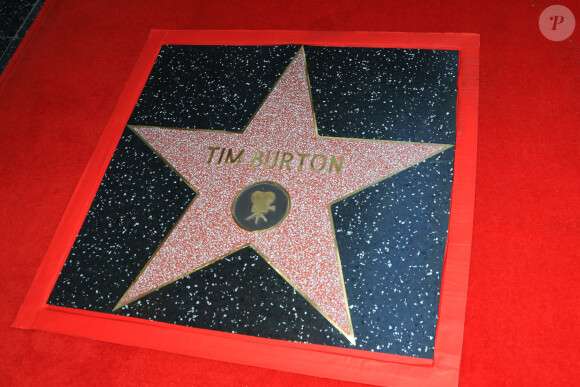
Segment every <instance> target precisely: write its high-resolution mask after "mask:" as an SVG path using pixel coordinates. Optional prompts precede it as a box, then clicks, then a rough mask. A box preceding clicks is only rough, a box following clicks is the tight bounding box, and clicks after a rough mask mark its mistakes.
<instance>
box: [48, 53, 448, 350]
mask: <svg viewBox="0 0 580 387" xmlns="http://www.w3.org/2000/svg"><path fill="white" fill-rule="evenodd" d="M296 50H297V47H295V46H292V47H267V49H266V48H263V47H254V48H248V47H244V48H243V50H241V51H240V48H237V47H223V46H222V47H202V46H197V47H195V46H194V47H183V46H169V47H164V48H163V50H162V58H160V59H159V60H158V61H157V62H156V65H155V68H154V70H153V71H152V76H151V77H150V80H149V82H148V84H147V86H146V93H145V92H144V94H143V95H142V97H141V100H140V102H139V106H138V107H136V108H135V111H134V112H133V115H132V117H131V123H133V124H141V125H157V126H184V127H195V128H203V127H206V128H207V127H212V128H216V129H228V130H231V129H232V128H235V129H238V130H239V129H240V128H243V127H244V126H245V124H246V123H247V120H249V119H250V117H251V115H252V114H253V113H254V112H255V110H256V109H257V107H258V106H259V104H260V103H261V102H262V100H263V98H261V100H259V101H257V102H256V101H253V102H251V104H254V105H255V106H252V107H248V108H243V107H240V106H237V105H232V104H229V103H225V104H221V103H220V98H221V97H220V95H221V94H219V95H217V94H215V93H214V94H212V95H210V94H211V93H206V94H203V93H201V92H199V90H197V89H196V88H199V87H201V88H202V89H203V87H206V86H204V85H205V82H210V84H212V85H230V84H231V83H232V82H233V81H232V78H235V79H236V80H238V79H241V78H243V77H244V76H246V75H247V74H241V73H247V68H248V67H252V65H251V62H252V61H253V62H254V63H255V67H256V68H258V69H266V68H269V67H272V69H271V70H269V72H268V74H275V76H272V77H271V79H270V82H271V83H270V85H269V86H268V88H264V87H263V86H262V85H263V84H264V82H266V81H265V80H264V79H255V78H252V79H250V80H249V81H248V82H249V83H250V85H249V86H248V85H245V83H247V82H233V83H234V84H236V85H237V86H235V87H236V88H237V87H242V88H244V90H246V91H244V93H246V95H254V94H256V95H262V94H263V95H264V98H265V96H266V94H267V92H268V91H269V89H270V88H271V87H272V86H273V85H274V83H275V81H276V80H277V78H278V77H279V75H280V74H281V73H282V72H283V70H284V69H285V67H286V66H287V64H288V63H289V62H290V60H291V59H292V57H293V55H294V54H295V52H296ZM241 52H243V53H244V54H248V55H250V58H251V60H248V61H247V63H248V64H247V65H246V67H244V66H240V65H239V63H241V62H244V63H246V61H245V60H244V59H240V58H237V56H238V55H240V53H241ZM282 53H283V55H282ZM272 55H274V56H275V57H276V58H282V56H284V58H285V59H284V60H282V59H280V60H275V61H273V60H272V58H271V57H272ZM306 56H307V63H308V68H309V76H310V81H311V85H312V93H313V100H314V106H315V111H316V114H317V120H318V125H319V128H320V134H321V135H331V136H346V137H357V138H361V137H364V138H380V139H391V140H400V141H402V140H405V141H409V140H412V141H424V142H437V143H454V136H455V134H454V133H455V130H454V120H455V95H456V85H455V83H456V71H457V53H456V52H450V51H431V50H395V49H345V48H313V47H306ZM192 58H194V59H192ZM232 61H233V63H232ZM357 62H359V63H360V66H359V67H360V68H358V67H357V66H356V63H357ZM183 63H185V64H183ZM192 63H193V64H199V66H200V67H199V68H198V70H192V67H191V66H193V64H192ZM204 63H205V64H207V63H219V65H218V66H216V67H215V68H214V67H213V65H212V66H211V68H208V67H207V66H205V67H204V65H203V64H204ZM387 63H388V65H387ZM224 69H226V70H224ZM222 71H225V72H222ZM192 72H193V73H195V77H194V78H193V79H195V81H192V85H193V84H195V87H193V86H191V85H190V86H187V87H185V88H179V87H178V86H175V87H177V90H174V91H172V89H171V87H169V86H167V85H169V84H170V83H172V82H173V83H174V81H175V79H180V83H184V82H186V81H187V79H188V78H187V77H189V76H191V75H192ZM238 72H239V73H238ZM180 74H181V75H180ZM252 74H253V75H252V77H255V76H256V74H258V75H259V74H261V72H260V71H254V72H253V73H252ZM333 74H334V76H333ZM154 78H155V79H154ZM246 79H247V78H246ZM377 79H381V80H389V81H388V82H387V81H385V82H382V81H380V82H379V81H377ZM154 85H158V86H159V87H157V88H156V87H154ZM349 85H351V86H352V87H353V89H352V90H351V91H348V86H349ZM410 85H411V86H412V88H413V89H412V92H411V91H409V90H410V89H409V88H410V87H411V86H410ZM421 85H423V86H421ZM247 87H249V89H246V88H247ZM421 87H423V91H425V93H424V94H421V93H418V92H416V90H420V89H421ZM218 89H220V90H222V89H221V88H218ZM265 89H267V90H266V91H265V92H264V90H265ZM374 89H379V91H377V92H373V90H374ZM228 90H229V93H236V91H235V88H234V89H228ZM248 90H249V91H248ZM220 93H221V92H220ZM369 93H370V94H369ZM373 93H374V94H373ZM376 93H378V94H376ZM239 94H240V95H241V93H239ZM372 95H376V98H377V100H376V101H379V102H380V101H382V102H381V103H380V104H379V103H378V102H377V103H376V104H373V105H371V108H367V107H365V101H368V102H376V101H370V100H369V98H370V97H371V96H372ZM176 98H177V99H179V98H181V100H182V101H184V102H183V103H185V104H186V105H187V104H189V105H190V107H191V106H192V105H191V104H190V101H193V100H194V99H196V98H201V99H202V101H196V102H195V104H196V105H195V106H197V108H200V106H203V107H204V109H207V108H208V107H210V109H209V112H207V111H205V113H204V112H203V111H201V110H200V111H199V112H195V113H193V114H192V111H191V109H188V110H187V111H184V110H183V109H182V108H181V105H179V104H176V102H175V101H176ZM231 98H233V97H230V99H225V101H230V100H231ZM248 98H249V97H248ZM373 98H374V97H373ZM439 98H440V99H439ZM391 100H392V101H391ZM151 101H153V102H151ZM167 101H172V102H171V103H169V102H167ZM385 101H387V102H385ZM147 104H151V105H152V106H153V105H155V106H158V105H159V104H160V105H162V106H163V108H160V110H159V109H158V110H157V111H156V112H155V115H152V114H151V112H150V111H149V110H147V109H145V108H144V106H146V105H147ZM156 104H157V105H156ZM248 104H250V103H249V102H248ZM336 104H338V107H340V106H343V105H346V106H347V107H346V108H345V109H346V112H340V113H338V112H336V111H337V108H336V106H335V105H336ZM218 105H223V106H218ZM349 106H350V108H349ZM378 106H381V107H380V108H378ZM151 109H153V110H155V108H154V107H152V108H151ZM401 109H403V110H401ZM409 112H410V113H411V114H409ZM248 115H249V117H248ZM385 121H386V122H388V123H386V124H385V123H384V122H385ZM212 122H217V123H218V125H217V126H210V125H211V124H212ZM395 123H398V124H396V125H395ZM421 125H423V126H422V127H420V128H419V126H421ZM453 155H454V148H451V149H449V150H447V151H445V152H443V153H441V154H440V155H438V156H435V157H433V158H430V159H428V160H427V161H425V162H422V163H420V164H418V165H416V166H414V167H411V168H409V169H407V170H405V171H403V172H401V173H399V174H397V175H395V176H392V177H390V178H388V179H386V180H384V181H382V182H381V183H378V184H376V185H374V186H371V187H369V188H368V189H366V190H363V191H361V192H359V193H357V194H355V195H353V196H351V197H349V198H347V199H345V200H343V201H341V202H339V203H337V204H335V205H334V206H333V208H332V212H333V217H334V225H335V229H336V237H337V242H338V247H339V251H340V255H341V262H342V265H343V274H344V279H345V287H346V291H347V296H348V300H349V304H350V312H351V317H352V321H353V326H354V333H355V336H356V338H357V344H356V348H359V349H363V350H368V351H377V352H385V353H393V354H399V355H408V356H415V357H425V358H432V356H433V345H434V337H435V329H436V322H437V312H438V299H439V288H440V283H441V271H442V265H443V254H444V251H445V243H446V236H447V225H448V216H449V196H450V190H451V182H452V171H453ZM158 173H159V175H158ZM192 197H193V194H192V192H191V190H190V189H189V188H187V186H186V185H185V184H184V183H183V182H181V181H180V180H179V178H178V177H177V175H175V174H174V173H173V172H172V171H171V170H170V168H169V167H167V166H165V164H163V163H162V162H160V160H159V159H158V158H157V157H156V156H155V154H154V153H153V152H152V151H151V150H150V149H148V148H147V147H146V146H145V145H144V144H143V143H142V142H140V140H138V139H137V138H136V136H135V135H134V134H132V133H131V132H129V131H126V132H125V133H124V135H123V138H122V140H121V142H120V146H119V148H118V150H117V152H116V153H115V156H114V157H113V160H112V161H111V164H110V166H109V169H108V171H107V173H106V176H105V179H104V180H103V183H102V186H101V188H100V189H99V193H98V194H97V197H96V198H95V202H94V203H93V206H92V207H91V210H90V212H89V215H88V216H87V220H86V221H85V224H84V225H83V229H82V230H81V233H80V234H79V237H78V238H77V242H76V243H75V246H74V247H73V250H72V251H71V254H70V256H69V259H68V260H67V263H66V264H65V267H64V268H63V272H62V274H61V276H60V277H59V280H58V283H57V286H56V287H55V289H54V291H53V294H52V295H51V298H50V300H49V302H50V303H51V304H55V305H62V306H70V307H75V308H83V309H90V310H99V311H103V312H108V313H111V312H112V308H113V307H114V305H115V304H116V303H117V302H118V301H119V299H120V298H121V296H122V294H123V293H124V292H125V291H126V290H127V289H128V287H129V286H130V285H131V283H132V282H133V281H134V280H135V278H136V276H137V274H138V273H139V271H140V270H141V268H142V267H143V266H144V265H145V264H146V262H147V261H148V259H149V257H150V255H151V254H152V252H153V251H154V250H155V248H156V247H157V246H158V245H159V243H160V241H161V240H162V238H163V237H164V236H165V235H166V233H167V232H168V230H169V229H170V228H171V226H172V224H173V222H174V221H175V220H176V219H177V217H179V215H180V214H181V213H182V211H183V209H184V208H185V207H186V206H187V204H188V203H189V201H190V200H191V198H192ZM137 203H138V204H137ZM167 205H169V207H170V208H169V209H167V208H166V207H167ZM115 313H119V314H124V315H128V316H134V317H141V318H147V319H153V320H157V321H164V322H168V323H175V324H180V325H187V326H195V327H199V328H207V329H215V330H221V331H226V332H236V333H241V334H248V335H255V336H262V337H270V338H276V339H285V340H293V341H300V342H310V343H318V344H327V345H335V346H340V347H348V348H353V347H354V346H352V345H351V344H350V343H349V342H348V341H347V340H346V339H345V338H344V336H342V335H341V334H340V333H339V332H338V331H337V330H336V329H335V328H334V327H333V326H332V325H331V324H330V323H329V322H328V321H327V320H326V319H325V318H324V317H322V316H321V315H320V314H319V313H318V312H317V311H316V310H315V309H314V308H313V307H312V306H311V305H310V304H309V303H307V302H306V301H305V300H304V299H303V298H302V297H301V296H300V295H299V294H298V293H297V292H296V291H295V290H294V289H293V288H292V287H291V286H290V285H289V284H288V283H286V281H284V280H283V279H282V278H281V277H280V276H279V275H278V274H277V273H276V272H275V271H274V269H272V268H271V267H270V266H269V265H268V264H267V263H266V262H265V261H264V260H263V259H261V258H260V257H259V256H258V255H257V254H255V253H254V252H253V251H252V250H251V249H244V250H242V251H239V252H238V253H235V254H233V255H231V256H229V257H227V258H224V259H223V260H221V261H219V262H216V263H214V264H212V265H209V266H208V267H206V268H203V269H201V270H199V271H197V272H195V273H192V274H190V275H189V276H186V277H184V278H182V279H180V280H178V281H176V282H174V283H173V284H170V285H168V286H165V287H163V288H161V289H160V290H158V291H156V292H153V293H151V294H150V295H148V296H145V297H143V298H141V299H140V300H138V301H135V302H133V303H131V304H129V305H127V306H125V307H123V308H121V309H120V310H118V311H116V312H115Z"/></svg>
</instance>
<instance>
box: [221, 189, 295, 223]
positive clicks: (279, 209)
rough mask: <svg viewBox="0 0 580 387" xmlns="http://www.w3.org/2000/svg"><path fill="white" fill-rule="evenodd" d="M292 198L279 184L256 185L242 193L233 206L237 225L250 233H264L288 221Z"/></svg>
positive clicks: (233, 214)
mask: <svg viewBox="0 0 580 387" xmlns="http://www.w3.org/2000/svg"><path fill="white" fill-rule="evenodd" d="M289 210H290V196H288V192H286V190H285V189H284V187H282V186H281V185H279V184H276V183H272V182H269V181H261V182H259V183H254V184H251V185H249V186H247V187H246V188H244V189H243V190H241V191H240V193H239V194H238V196H236V198H235V199H234V202H233V204H232V216H233V217H234V220H235V221H236V223H237V224H238V225H239V226H240V227H241V228H243V229H245V230H248V231H264V230H268V229H271V228H273V227H276V226H277V225H279V224H280V223H282V222H283V221H284V219H286V216H287V215H288V211H289Z"/></svg>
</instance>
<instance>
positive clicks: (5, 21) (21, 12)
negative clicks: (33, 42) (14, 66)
mask: <svg viewBox="0 0 580 387" xmlns="http://www.w3.org/2000/svg"><path fill="white" fill-rule="evenodd" d="M44 1H45V0H3V1H1V0H0V74H1V73H2V72H3V71H4V69H5V68H6V65H8V62H9V61H10V58H12V55H14V52H16V49H17V48H18V45H19V44H20V43H21V42H22V39H23V38H24V35H26V32H28V29H29V28H30V26H31V25H32V22H33V21H34V19H35V18H36V15H38V12H39V11H40V8H41V7H42V5H43V4H44Z"/></svg>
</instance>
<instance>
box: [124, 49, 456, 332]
mask: <svg viewBox="0 0 580 387" xmlns="http://www.w3.org/2000/svg"><path fill="white" fill-rule="evenodd" d="M132 129H133V131H134V132H135V133H137V134H138V135H139V136H140V137H141V138H142V139H143V140H144V141H145V142H146V143H147V144H149V146H150V147H151V148H152V149H154V150H155V151H156V152H157V153H158V154H159V155H160V156H161V157H162V158H163V159H165V161H166V162H167V163H168V164H169V165H170V166H171V167H172V168H174V169H175V170H176V171H177V172H178V173H179V174H180V175H181V176H182V177H183V179H185V181H186V182H187V183H188V184H189V185H190V186H191V187H192V188H193V189H194V190H195V191H196V193H197V195H196V197H195V199H194V200H193V201H192V203H191V205H190V206H189V207H188V208H187V210H186V211H185V212H184V214H183V215H182V217H181V218H180V220H179V222H178V223H177V224H176V226H175V227H174V228H173V230H172V231H171V233H170V234H169V235H168V236H167V237H166V239H165V240H164V242H163V243H162V244H161V246H160V247H159V249H158V250H157V251H156V252H155V254H154V255H153V256H152V257H151V259H150V261H149V262H148V264H147V266H146V267H145V268H144V269H143V270H142V272H141V273H140V275H139V276H138V277H137V279H136V280H135V282H134V283H133V285H132V286H131V287H130V288H129V289H128V290H127V292H126V293H125V295H124V296H123V297H122V298H121V300H120V301H119V303H118V305H117V307H116V308H119V307H122V306H123V305H126V304H128V303H130V302H133V301H135V300H137V299H138V298H140V297H143V296H144V295H146V294H148V293H150V292H152V291H154V290H156V289H159V288H160V287H162V286H165V285H167V284H169V283H171V282H173V281H176V280H177V279H179V278H181V277H183V276H185V275H188V274H190V273H192V272H194V271H196V270H198V269H200V268H202V267H204V266H207V265H209V264H211V263H213V262H215V261H216V260H219V259H221V258H223V257H225V256H227V255H229V254H231V253H232V252H235V251H237V250H240V249H242V248H244V247H246V246H251V247H253V248H254V249H255V250H256V251H257V252H258V253H259V254H260V255H261V256H262V257H263V258H264V259H265V260H266V261H267V262H268V263H269V264H270V265H271V266H272V267H273V268H274V269H275V270H276V271H277V272H278V273H279V274H280V275H281V276H282V277H283V278H284V279H285V280H286V281H288V282H289V283H290V284H291V285H292V286H293V287H294V288H295V289H296V290H297V291H298V292H300V294H301V295H302V296H304V297H305V298H306V299H307V300H308V301H309V302H310V303H311V304H312V305H313V306H314V307H315V308H316V309H317V310H318V311H319V312H320V313H322V315H324V317H325V318H326V319H328V321H330V323H332V324H333V325H334V326H335V327H336V328H337V329H338V330H339V331H340V332H341V333H342V334H344V335H345V336H346V337H347V338H348V339H349V340H350V341H351V342H352V343H354V341H355V338H354V332H353V328H352V322H351V319H350V313H349V308H348V301H347V294H346V290H345V287H344V282H343V275H342V268H341V263H340V257H339V253H338V249H337V245H336V240H335V235H334V227H333V222H332V214H331V211H330V206H331V204H332V203H334V202H336V201H338V200H341V199H343V198H345V197H347V196H349V195H351V194H353V193H355V192H357V191H359V190H361V189H363V188H365V187H367V186H369V185H371V184H374V183H376V182H378V181H380V180H383V179H385V178H387V177H389V176H391V175H393V174H395V173H397V172H400V171H402V170H404V169H406V168H408V167H410V166H412V165H414V164H417V163H418V162H420V161H422V160H424V159H426V158H428V157H431V156H433V155H435V154H437V153H439V152H441V151H443V150H445V149H447V148H449V147H450V145H440V144H422V143H405V142H390V141H372V140H358V139H346V138H330V137H319V136H318V134H317V128H316V121H315V117H314V112H313V108H312V104H311V99H310V89H309V84H308V75H307V73H306V60H305V54H304V50H303V49H300V51H299V52H298V54H297V55H296V56H295V58H294V59H293V60H292V62H291V63H290V65H289V66H288V68H287V69H286V71H285V72H284V74H283V75H282V76H281V77H280V79H279V81H278V83H277V84H276V86H274V88H273V90H272V91H271V93H270V95H269V96H268V97H267V98H266V100H265V101H264V103H263V105H262V106H261V107H260V109H259V110H258V112H257V113H256V114H255V116H254V117H253V118H252V120H251V121H250V123H249V124H248V126H247V127H246V129H245V130H244V132H243V133H232V132H229V133H228V132H219V131H208V130H178V129H164V128H150V127H133V128H132ZM212 148H213V150H212ZM221 149H225V151H224V152H223V153H222V151H221ZM230 149H231V156H233V157H230V158H229V159H228V158H227V155H228V150H230ZM242 150H243V153H242ZM268 151H270V153H269V154H268ZM240 154H241V155H240ZM260 154H261V156H260ZM276 154H278V156H276ZM238 155H240V157H239V158H238V159H236V160H235V161H233V160H234V158H235V157H236V156H238ZM302 155H308V156H302ZM220 156H221V157H220ZM267 156H269V157H267ZM275 157H276V158H275ZM283 160H286V162H285V163H283V162H282V161H283ZM260 162H261V163H260ZM266 166H268V167H266ZM271 166H273V167H272V168H270V167H271ZM262 181H268V182H274V183H276V184H278V185H280V186H282V187H283V188H284V189H285V190H286V191H287V192H288V195H289V198H290V203H291V204H290V209H289V211H288V214H287V216H286V217H285V218H284V220H283V221H282V222H280V223H279V224H278V225H277V226H275V227H273V228H271V229H268V230H265V231H260V232H252V231H248V230H245V229H243V228H242V227H240V226H239V225H238V224H237V223H236V221H235V220H234V218H233V216H232V203H233V202H234V200H235V198H236V196H237V195H238V194H239V193H240V192H241V191H242V190H243V189H244V188H246V187H248V186H250V185H252V184H254V183H257V182H262ZM266 216H267V215H266Z"/></svg>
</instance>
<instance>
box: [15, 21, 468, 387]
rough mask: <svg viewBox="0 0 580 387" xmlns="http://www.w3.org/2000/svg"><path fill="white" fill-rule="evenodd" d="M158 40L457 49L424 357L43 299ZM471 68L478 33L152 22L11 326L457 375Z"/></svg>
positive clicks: (285, 365) (288, 364)
mask: <svg viewBox="0 0 580 387" xmlns="http://www.w3.org/2000/svg"><path fill="white" fill-rule="evenodd" d="M163 44H202V45H204V44H207V45H211V44H230V45H269V44H308V45H326V46H362V47H393V48H425V49H450V50H458V51H459V75H458V100H457V142H456V149H455V166H454V182H453V189H452V195H451V213H450V220H449V233H448V240H447V249H446V254H445V261H444V268H443V278H442V286H441V297H440V305H439V320H438V324H437V334H436V338H435V353H434V358H433V360H432V361H431V360H429V359H418V358H413V357H406V356H398V355H388V354H379V353H373V352H366V351H360V350H354V349H346V348H334V347H327V346H323V345H315V344H303V343H293V342H285V341H279V340H273V339H264V338H257V337H250V336H243V335H237V334H231V333H224V332H214V331H208V330H203V329H197V328H189V327H182V326H177V325H173V324H166V323H160V322H153V321H148V320H141V319H137V318H130V317H124V316H115V315H110V314H104V313H98V312H90V311H85V310H77V309H71V308H62V307H55V306H51V305H47V304H46V301H47V299H48V297H49V295H50V292H51V291H52V288H53V286H54V284H55V282H56V280H57V277H58V275H59V273H60V270H61V268H62V266H63V265H64V262H65V260H66V258H67V255H68V252H69V250H70V248H71V247H72V244H73V242H74V240H75V238H76V235H77V233H78V231H79V229H80V227H81V225H82V223H83V221H84V218H85V215H86V213H87V212H88V210H89V207H90V205H91V203H92V200H93V197H94V195H95V194H96V192H97V189H98V186H99V184H100V182H101V179H102V178H103V175H104V173H105V170H106V168H107V166H108V164H109V161H110V159H111V157H112V155H113V152H114V150H115V148H116V146H117V143H118V141H119V138H120V137H121V134H122V132H123V129H124V127H125V124H126V122H127V120H128V119H129V116H130V114H131V111H132V109H133V107H134V106H135V104H136V102H137V100H138V98H139V95H140V93H141V90H142V89H143V86H144V85H145V82H146V80H147V77H148V76H149V72H150V71H151V68H152V67H153V64H154V62H155V59H156V58H157V55H158V53H159V50H160V49H161V46H162V45H163ZM478 77H479V35H477V34H455V33H450V34H419V33H391V32H362V31H361V32H325V31H225V30H221V31H168V30H152V31H151V33H150V35H149V38H148V40H147V43H146V45H145V47H144V49H143V52H142V53H141V56H140V58H139V60H138V61H137V64H136V66H135V69H134V70H133V73H132V75H131V77H130V78H129V81H128V82H127V85H126V86H125V89H124V90H123V92H122V94H121V96H120V98H119V102H118V103H117V106H116V108H115V110H114V112H113V114H112V115H111V118H110V120H109V122H108V124H107V126H106V127H105V130H104V132H103V135H102V136H101V138H100V140H99V143H98V145H97V147H96V149H95V152H94V154H93V156H92V157H91V159H90V161H89V163H88V165H87V167H86V169H85V171H84V172H83V175H82V176H81V179H80V181H79V183H78V185H77V187H76V189H75V191H74V193H73V195H72V198H71V200H70V202H69V204H68V206H67V208H66V210H65V213H64V215H63V217H62V220H61V222H60V224H59V225H58V228H57V230H56V232H55V235H54V238H53V239H52V242H51V244H50V245H49V248H48V250H47V252H46V255H45V257H44V259H43V261H42V263H41V265H40V268H39V269H38V272H37V273H36V276H35V278H34V280H33V283H32V285H31V287H30V289H29V291H28V293H27V295H26V298H25V300H24V302H23V304H22V306H21V307H20V310H19V311H18V314H17V317H16V319H15V321H14V322H13V324H12V326H13V327H18V328H26V329H39V330H45V331H49V332H56V333H63V334H69V335H74V336H81V337H87V338H92V339H97V340H103V341H110V342H114V343H120V344H126V345H134V346H139V347H144V348H151V349H157V350H163V351H169V352H175V353H180V354H185V355H192V356H199V357H205V358H210V359H215V360H222V361H230V362H236V363H242V364H248V365H254V366H261V367H267V368H274V369H278V370H283V371H290V372H298V373H303V374H308V375H315V376H322V377H328V378H334V379H342V380H349V381H357V382H363V383H372V384H378V385H386V384H388V385H390V386H454V385H457V382H458V377H459V363H460V359H461V345H462V341H463V326H464V321H465V304H466V299H467V280H468V275H469V258H470V252H471V238H472V225H473V208H474V199H475V163H476V153H477V120H478V114H477V113H478V95H479V79H478Z"/></svg>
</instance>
